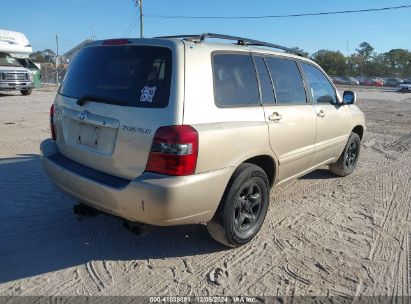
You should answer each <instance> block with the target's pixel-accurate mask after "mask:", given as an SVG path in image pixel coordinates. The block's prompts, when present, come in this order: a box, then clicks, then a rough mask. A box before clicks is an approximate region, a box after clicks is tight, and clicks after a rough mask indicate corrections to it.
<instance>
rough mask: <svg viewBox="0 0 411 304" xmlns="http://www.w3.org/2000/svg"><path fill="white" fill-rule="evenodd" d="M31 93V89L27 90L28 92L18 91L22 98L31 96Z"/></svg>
mask: <svg viewBox="0 0 411 304" xmlns="http://www.w3.org/2000/svg"><path fill="white" fill-rule="evenodd" d="M32 91H33V89H29V90H20V93H21V95H23V96H27V95H31V92H32Z"/></svg>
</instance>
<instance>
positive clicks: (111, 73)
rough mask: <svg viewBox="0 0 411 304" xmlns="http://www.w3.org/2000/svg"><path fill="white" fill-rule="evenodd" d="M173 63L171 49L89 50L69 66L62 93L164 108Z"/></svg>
mask: <svg viewBox="0 0 411 304" xmlns="http://www.w3.org/2000/svg"><path fill="white" fill-rule="evenodd" d="M171 61H172V56H171V50H170V49H168V48H164V47H150V46H135V45H134V46H133V45H128V46H94V47H86V48H83V49H82V50H81V51H80V52H79V54H78V55H77V56H76V57H75V59H74V60H73V62H72V63H71V64H70V66H69V70H68V72H67V75H66V77H65V79H64V81H63V83H62V85H61V87H60V91H59V92H60V94H61V95H64V96H67V97H72V98H78V99H80V98H84V97H87V96H92V97H94V98H96V99H98V98H101V100H102V101H104V100H110V103H114V104H117V105H122V106H130V107H149V108H163V107H166V106H167V105H168V102H169V98H170V83H171V68H172V64H171ZM91 99H92V98H91Z"/></svg>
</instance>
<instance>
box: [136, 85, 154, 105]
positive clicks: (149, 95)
mask: <svg viewBox="0 0 411 304" xmlns="http://www.w3.org/2000/svg"><path fill="white" fill-rule="evenodd" d="M156 90H157V87H149V86H144V88H143V89H142V90H141V97H140V101H142V102H153V98H154V95H155V94H156Z"/></svg>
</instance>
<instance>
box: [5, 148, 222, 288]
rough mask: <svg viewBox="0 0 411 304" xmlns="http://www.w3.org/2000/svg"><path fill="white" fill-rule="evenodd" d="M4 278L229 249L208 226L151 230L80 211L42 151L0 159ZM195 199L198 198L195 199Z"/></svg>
mask: <svg viewBox="0 0 411 304" xmlns="http://www.w3.org/2000/svg"><path fill="white" fill-rule="evenodd" d="M0 202H1V212H0V244H1V246H0V283H4V282H8V281H12V280H18V279H23V278H28V277H32V276H36V275H40V274H44V273H47V272H53V271H57V270H61V269H65V268H69V267H73V266H78V265H82V264H86V263H87V262H89V261H92V260H124V261H125V260H146V259H163V258H170V257H184V256H192V255H199V254H205V253H212V252H217V251H222V250H226V248H225V247H223V246H221V245H219V244H217V243H216V242H214V241H213V240H212V239H211V237H209V235H208V233H207V231H206V228H205V226H203V225H189V226H178V227H158V228H156V229H154V230H153V231H151V232H150V234H148V235H145V236H138V235H136V234H134V233H132V232H130V231H129V230H127V229H125V228H124V227H123V225H122V222H121V221H120V220H119V219H117V218H113V217H110V216H105V215H97V216H95V217H90V218H86V217H78V216H75V215H74V214H73V211H72V210H73V204H74V201H73V200H72V199H71V198H70V197H68V196H66V195H64V194H63V193H61V192H60V191H59V190H58V189H57V188H56V187H55V186H54V185H52V184H51V183H50V181H49V180H48V179H47V176H46V175H45V173H44V172H43V169H42V166H41V163H40V157H39V156H38V155H20V156H18V157H14V158H3V159H0ZM193 203H195V202H193Z"/></svg>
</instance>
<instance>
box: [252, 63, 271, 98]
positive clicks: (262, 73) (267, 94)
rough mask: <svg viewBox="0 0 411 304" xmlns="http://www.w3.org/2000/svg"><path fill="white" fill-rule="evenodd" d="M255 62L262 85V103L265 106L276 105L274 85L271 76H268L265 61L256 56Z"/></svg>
mask: <svg viewBox="0 0 411 304" xmlns="http://www.w3.org/2000/svg"><path fill="white" fill-rule="evenodd" d="M254 62H255V66H256V69H257V75H258V81H259V83H260V90H261V101H262V103H263V104H264V105H272V104H275V96H274V90H273V84H272V83H271V79H270V74H268V70H267V67H266V65H265V62H264V59H263V58H262V57H260V56H255V57H254Z"/></svg>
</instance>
